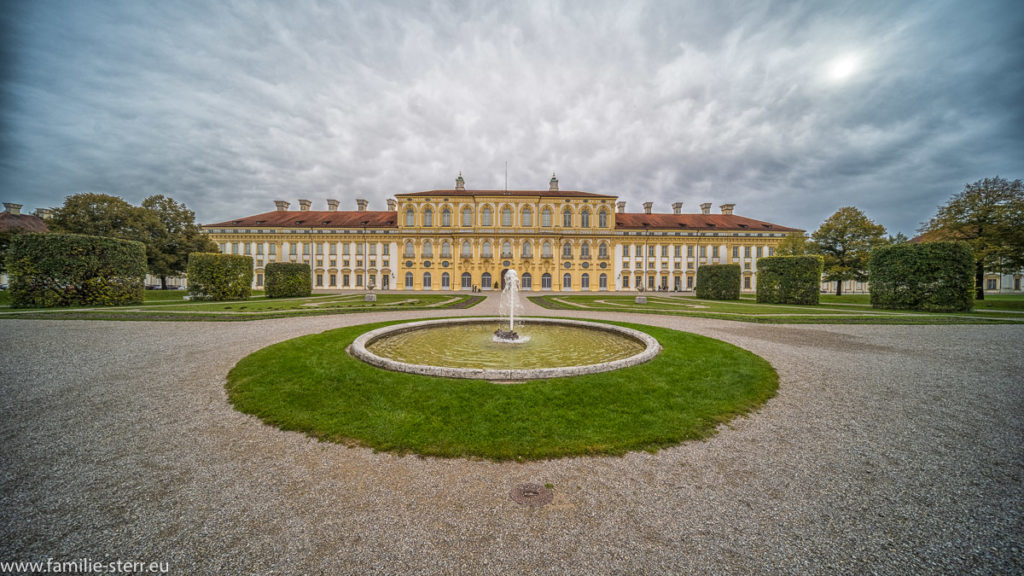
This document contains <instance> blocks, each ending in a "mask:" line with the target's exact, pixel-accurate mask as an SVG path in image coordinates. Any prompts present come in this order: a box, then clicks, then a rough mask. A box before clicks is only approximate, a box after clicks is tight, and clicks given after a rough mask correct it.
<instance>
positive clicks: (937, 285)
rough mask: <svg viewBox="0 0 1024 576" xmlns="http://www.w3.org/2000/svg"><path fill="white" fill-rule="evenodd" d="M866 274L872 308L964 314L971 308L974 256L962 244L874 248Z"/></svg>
mask: <svg viewBox="0 0 1024 576" xmlns="http://www.w3.org/2000/svg"><path fill="white" fill-rule="evenodd" d="M868 270H869V273H870V275H871V276H870V278H871V306H872V307H874V308H888V309H893V310H926V311H929V312H966V311H969V310H970V309H971V308H972V307H973V306H974V254H973V253H972V251H971V248H970V247H969V246H968V245H966V244H964V243H962V242H931V243H927V244H911V243H903V244H894V245H892V246H885V247H882V248H877V249H875V250H872V251H871V259H870V261H869V264H868Z"/></svg>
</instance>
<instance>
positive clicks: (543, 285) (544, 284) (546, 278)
mask: <svg viewBox="0 0 1024 576" xmlns="http://www.w3.org/2000/svg"><path fill="white" fill-rule="evenodd" d="M540 289H541V290H551V274H548V273H547V272H545V273H544V274H543V275H542V276H541V277H540Z"/></svg>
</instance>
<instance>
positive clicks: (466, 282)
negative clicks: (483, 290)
mask: <svg viewBox="0 0 1024 576" xmlns="http://www.w3.org/2000/svg"><path fill="white" fill-rule="evenodd" d="M472 287H473V275H472V274H470V273H469V272H463V273H462V288H463V289H465V290H469V289H470V288H472Z"/></svg>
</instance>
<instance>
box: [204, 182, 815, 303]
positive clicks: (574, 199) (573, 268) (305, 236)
mask: <svg viewBox="0 0 1024 576" xmlns="http://www.w3.org/2000/svg"><path fill="white" fill-rule="evenodd" d="M356 202H357V205H358V209H357V210H355V211H341V210H338V201H337V200H327V206H328V209H327V210H326V211H318V210H311V209H310V208H311V206H312V203H311V202H310V201H309V200H299V209H298V210H297V211H296V210H289V207H290V204H289V203H288V202H286V201H283V200H279V201H277V202H276V203H275V204H276V205H277V209H276V210H274V211H272V212H266V213H263V214H257V215H255V216H247V217H244V218H239V219H237V220H229V221H227V222H221V223H218V224H210V225H207V226H204V227H203V228H204V230H205V232H206V233H207V234H209V236H210V238H211V239H212V240H213V241H214V242H216V243H217V244H218V245H219V246H220V249H221V251H222V252H224V253H228V254H244V255H248V256H252V258H253V265H254V267H255V270H254V272H255V274H254V287H256V288H261V287H262V286H263V281H264V273H263V270H264V267H265V266H266V264H267V263H269V262H300V263H306V264H309V266H310V269H311V274H312V280H313V288H314V289H321V290H331V289H366V288H377V289H383V290H472V289H480V290H495V289H500V287H501V282H502V278H503V277H504V271H505V270H507V269H509V268H514V269H515V270H516V271H517V272H518V273H519V278H520V283H521V286H522V290H524V291H541V290H551V291H569V292H601V291H608V292H616V291H633V290H638V289H643V290H647V291H656V290H671V291H685V290H692V289H693V285H694V282H695V281H696V280H695V279H696V273H697V270H698V269H699V267H700V266H703V265H706V264H739V265H740V266H741V268H742V270H743V284H742V288H743V291H745V292H753V291H754V290H755V288H756V286H757V259H758V258H760V257H763V256H773V255H774V254H775V246H776V245H778V243H779V242H781V241H782V239H783V238H785V236H786V235H787V234H788V233H789V232H792V231H794V230H795V229H794V228H787V227H785V226H779V225H777V224H772V223H769V222H763V221H760V220H753V219H751V218H745V217H743V216H738V215H736V214H733V208H734V205H733V204H722V205H721V206H720V207H719V208H720V211H721V213H720V214H712V213H711V203H705V204H701V205H700V212H698V213H683V211H682V203H681V202H677V203H675V204H673V205H672V213H671V214H665V213H655V212H653V203H651V202H645V203H644V211H643V212H627V211H626V203H625V202H623V201H619V200H618V198H617V197H616V196H612V195H606V194H592V193H589V192H577V191H568V190H560V189H559V187H558V179H557V178H556V177H555V176H554V175H552V177H551V180H550V182H549V186H548V189H547V190H467V189H466V186H465V181H464V180H463V178H462V174H461V173H460V174H459V177H458V178H457V179H456V181H455V188H454V189H450V190H430V191H426V192H412V193H408V194H396V195H395V198H394V199H388V200H387V205H388V206H387V208H388V209H387V210H385V211H371V210H367V207H368V202H367V201H366V200H363V199H360V200H357V201H356Z"/></svg>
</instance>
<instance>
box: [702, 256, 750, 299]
mask: <svg viewBox="0 0 1024 576" xmlns="http://www.w3.org/2000/svg"><path fill="white" fill-rule="evenodd" d="M740 276H741V271H740V265H739V264H708V265H704V266H701V267H700V268H698V269H697V283H696V285H695V286H694V288H693V289H694V294H695V295H696V296H697V298H705V299H708V300H739V299H740Z"/></svg>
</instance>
